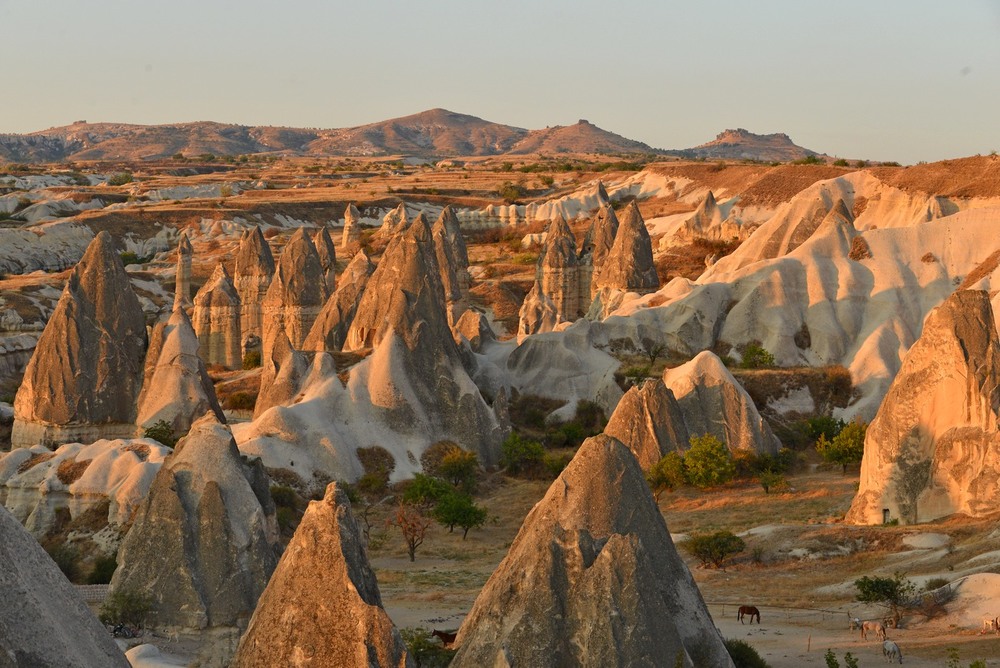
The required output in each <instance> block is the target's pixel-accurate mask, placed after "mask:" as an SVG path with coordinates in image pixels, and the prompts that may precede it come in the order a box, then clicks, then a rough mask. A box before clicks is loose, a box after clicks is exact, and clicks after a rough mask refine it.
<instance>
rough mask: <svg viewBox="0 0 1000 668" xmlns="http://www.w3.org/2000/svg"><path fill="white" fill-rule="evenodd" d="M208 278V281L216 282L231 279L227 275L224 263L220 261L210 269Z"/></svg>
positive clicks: (230, 280)
mask: <svg viewBox="0 0 1000 668" xmlns="http://www.w3.org/2000/svg"><path fill="white" fill-rule="evenodd" d="M208 280H209V282H210V283H218V282H219V281H229V282H232V280H233V279H232V278H231V277H230V276H229V271H228V270H227V269H226V265H224V264H222V263H221V262H220V263H218V264H217V265H215V269H214V270H213V271H212V277H211V278H209V279H208Z"/></svg>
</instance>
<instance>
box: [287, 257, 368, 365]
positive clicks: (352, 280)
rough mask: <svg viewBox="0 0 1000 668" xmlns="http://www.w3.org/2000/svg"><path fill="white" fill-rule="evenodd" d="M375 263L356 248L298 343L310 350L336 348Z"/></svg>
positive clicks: (352, 317) (345, 330) (349, 322)
mask: <svg viewBox="0 0 1000 668" xmlns="http://www.w3.org/2000/svg"><path fill="white" fill-rule="evenodd" d="M374 271H375V265H374V264H372V261H371V260H370V259H368V256H367V255H365V252H364V251H363V250H359V251H358V252H357V253H356V254H355V255H354V258H353V259H352V260H351V263H350V264H349V265H347V268H346V269H345V270H344V273H343V274H342V275H341V277H340V287H339V288H337V291H336V292H335V293H333V294H332V295H330V298H329V299H328V300H326V304H324V305H323V310H322V311H320V312H319V315H318V316H317V317H316V322H314V323H313V326H312V329H310V330H309V335H308V336H307V337H306V341H305V343H304V344H303V345H302V347H303V348H304V349H305V350H314V351H324V350H326V351H338V350H341V349H342V348H343V347H344V342H345V341H346V340H347V330H348V328H350V326H351V322H353V320H354V314H355V313H356V312H357V310H358V304H359V303H360V302H361V296H362V295H363V294H364V291H365V288H366V287H367V285H368V279H370V278H371V276H372V273H374Z"/></svg>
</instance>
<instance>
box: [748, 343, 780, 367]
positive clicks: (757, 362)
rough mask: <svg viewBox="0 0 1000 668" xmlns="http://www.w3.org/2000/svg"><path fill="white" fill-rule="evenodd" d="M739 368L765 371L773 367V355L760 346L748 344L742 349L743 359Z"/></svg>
mask: <svg viewBox="0 0 1000 668" xmlns="http://www.w3.org/2000/svg"><path fill="white" fill-rule="evenodd" d="M740 366H741V367H743V368H744V369H765V368H768V367H773V366H774V355H772V354H771V353H770V352H768V351H767V350H766V349H765V348H763V347H762V346H761V345H759V344H756V343H748V344H747V345H746V346H745V347H744V348H743V359H742V361H741V362H740Z"/></svg>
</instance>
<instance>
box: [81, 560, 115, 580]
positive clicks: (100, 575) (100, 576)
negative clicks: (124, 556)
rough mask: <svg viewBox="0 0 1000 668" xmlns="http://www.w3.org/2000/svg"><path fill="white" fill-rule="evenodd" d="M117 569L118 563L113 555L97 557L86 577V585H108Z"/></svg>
mask: <svg viewBox="0 0 1000 668" xmlns="http://www.w3.org/2000/svg"><path fill="white" fill-rule="evenodd" d="M117 569H118V561H117V560H116V559H115V557H114V555H111V556H102V557H98V558H97V560H95V561H94V567H93V568H92V569H91V571H90V575H88V576H87V584H92V585H94V584H108V583H109V582H111V576H113V575H114V574H115V571H116V570H117Z"/></svg>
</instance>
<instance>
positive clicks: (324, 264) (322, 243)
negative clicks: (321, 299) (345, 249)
mask: <svg viewBox="0 0 1000 668" xmlns="http://www.w3.org/2000/svg"><path fill="white" fill-rule="evenodd" d="M313 245H314V246H316V255H317V256H319V266H320V269H321V270H322V272H323V283H324V285H326V293H327V294H328V295H329V294H333V291H334V290H336V289H337V248H336V247H335V246H334V245H333V239H331V238H330V231H329V230H328V229H327V228H326V226H325V225H324V226H323V227H321V228H320V229H319V230H318V231H317V232H316V234H315V235H313Z"/></svg>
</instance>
